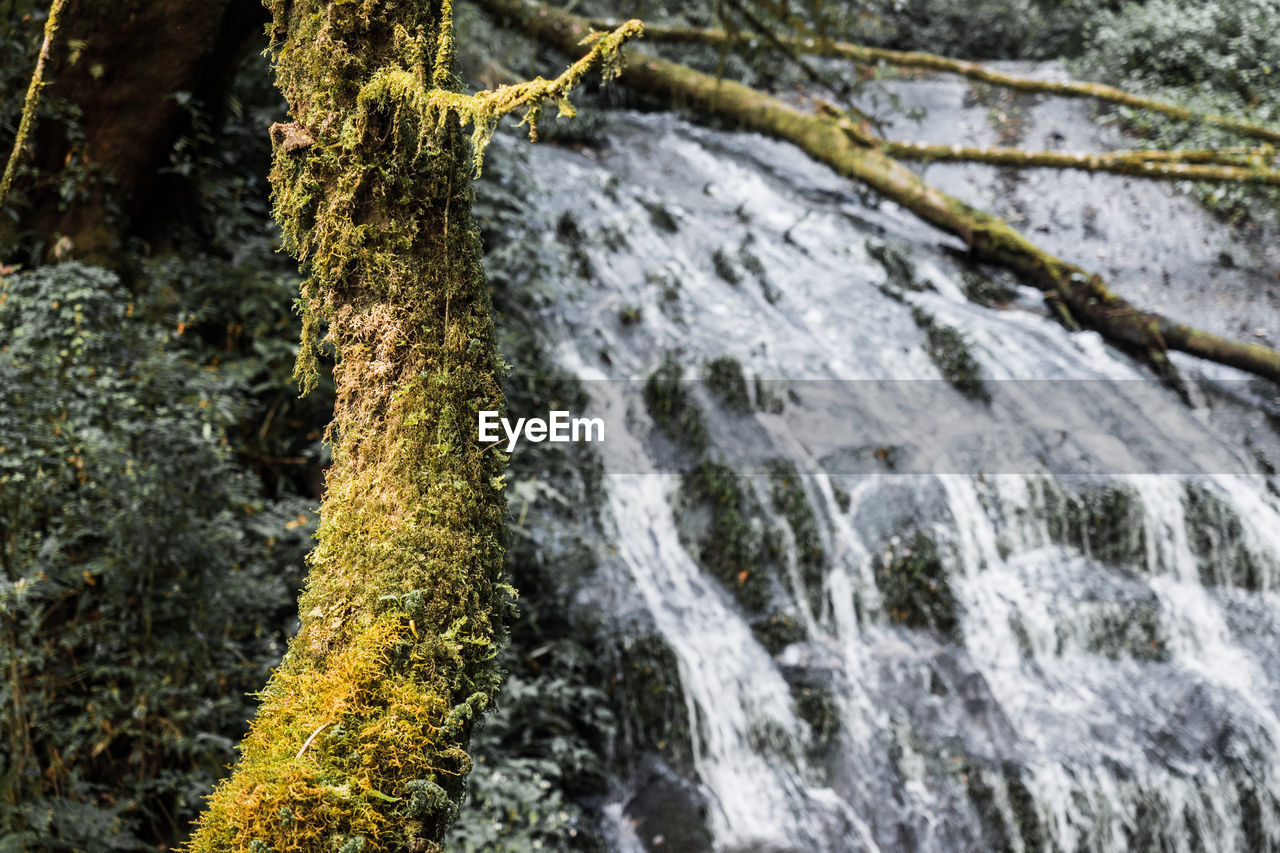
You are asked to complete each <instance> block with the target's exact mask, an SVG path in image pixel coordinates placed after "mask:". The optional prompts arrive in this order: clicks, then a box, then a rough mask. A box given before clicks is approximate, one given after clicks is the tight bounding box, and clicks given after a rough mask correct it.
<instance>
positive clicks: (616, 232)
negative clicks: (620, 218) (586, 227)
mask: <svg viewBox="0 0 1280 853" xmlns="http://www.w3.org/2000/svg"><path fill="white" fill-rule="evenodd" d="M599 242H600V245H602V246H604V247H605V248H606V249H608V250H609V251H610V252H621V251H623V250H624V249H626V248H627V246H628V245H630V244H629V243H628V242H627V235H626V234H623V233H622V231H621V230H620V229H618V228H617V227H616V226H613V225H606V226H604V227H603V228H601V229H600V234H599Z"/></svg>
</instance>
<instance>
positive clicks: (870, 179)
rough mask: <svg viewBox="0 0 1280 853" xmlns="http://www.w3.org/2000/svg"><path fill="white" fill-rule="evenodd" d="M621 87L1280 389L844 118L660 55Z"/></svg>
mask: <svg viewBox="0 0 1280 853" xmlns="http://www.w3.org/2000/svg"><path fill="white" fill-rule="evenodd" d="M479 5H480V6H481V7H482V8H485V9H487V10H488V11H490V12H491V13H494V14H497V15H501V16H504V17H507V18H509V19H511V20H513V21H514V22H516V23H517V24H518V25H519V26H520V27H521V28H522V29H523V30H524V31H525V32H527V33H528V34H530V35H531V36H533V37H535V38H537V39H539V40H541V41H543V42H545V43H547V44H550V45H554V46H555V47H557V48H558V49H560V50H563V51H566V52H569V53H571V54H572V53H574V52H575V51H576V50H577V48H576V47H575V45H576V43H577V40H578V39H580V38H581V37H582V34H583V33H585V32H586V31H587V30H588V29H589V28H590V22H589V21H588V20H586V19H584V18H579V17H576V16H573V15H568V14H565V13H563V12H559V11H557V10H555V9H550V8H548V7H545V6H533V5H530V4H529V3H526V2H524V0H479ZM621 79H622V82H623V83H625V84H626V85H628V86H632V87H634V88H636V89H638V90H643V91H646V92H650V93H653V94H655V95H658V96H661V97H664V98H667V99H670V100H671V101H672V102H678V103H681V104H683V105H685V106H687V107H689V108H690V109H693V110H696V111H699V112H702V113H705V114H708V115H715V116H718V117H720V118H721V119H725V120H728V121H732V122H734V123H736V124H738V125H740V126H742V127H746V128H750V129H752V130H755V131H757V132H760V133H764V134H766V135H769V136H773V137H776V138H779V139H784V140H787V141H789V142H791V143H793V144H795V145H797V146H798V147H800V148H801V149H802V150H803V151H805V152H806V153H807V154H809V156H811V157H813V158H814V159H815V160H818V161H821V162H823V163H826V164H828V165H829V166H831V167H832V168H833V169H835V170H836V171H837V172H839V173H840V174H842V175H845V176H846V177H849V178H852V179H854V180H857V181H860V182H862V183H864V184H866V185H867V186H869V187H871V188H873V189H875V190H876V191H878V192H880V193H881V194H883V195H884V196H886V197H888V198H891V199H893V200H894V201H895V202H897V203H898V204H900V205H902V206H903V207H906V208H907V209H909V210H911V211H912V212H913V213H915V214H916V215H917V216H919V217H920V218H921V219H924V220H925V221H926V222H929V223H931V224H933V225H934V226H936V227H938V228H940V229H942V230H944V231H947V232H949V233H951V234H954V235H956V236H958V237H960V239H962V240H963V241H964V242H965V243H966V245H968V246H969V247H970V249H971V250H972V251H973V252H974V253H975V254H977V255H979V256H981V257H984V258H986V259H989V260H991V261H994V262H996V263H1000V264H1002V265H1004V266H1006V267H1008V268H1009V269H1011V270H1013V271H1015V272H1017V273H1019V274H1021V275H1022V276H1024V277H1025V279H1026V280H1027V281H1028V283H1030V284H1034V285H1035V286H1037V287H1039V288H1040V289H1041V290H1043V291H1044V292H1045V297H1046V300H1048V301H1049V302H1050V304H1051V305H1053V306H1055V307H1056V308H1057V309H1058V310H1059V312H1060V313H1065V314H1067V315H1069V316H1070V317H1071V318H1073V320H1074V322H1076V323H1079V324H1080V325H1084V326H1087V327H1089V328H1093V329H1095V330H1097V331H1098V332H1100V333H1101V334H1103V335H1104V336H1105V337H1107V338H1108V339H1109V340H1111V341H1113V342H1114V343H1117V344H1119V345H1121V346H1124V347H1126V348H1130V349H1133V350H1137V351H1139V352H1141V353H1143V354H1145V355H1146V356H1147V357H1149V358H1150V359H1151V360H1152V362H1153V363H1154V364H1155V365H1156V366H1157V367H1158V368H1159V369H1161V370H1168V369H1169V368H1168V362H1167V358H1166V356H1165V353H1166V351H1167V350H1181V351H1183V352H1187V353H1190V354H1191V355H1195V356H1198V357H1200V358H1205V359H1209V360H1212V361H1216V362H1220V363H1222V364H1227V365H1230V366H1232V367H1236V368H1239V369H1241V370H1246V371H1249V372H1252V373H1255V374H1257V375H1259V376H1264V377H1267V378H1269V379H1271V380H1274V381H1277V382H1280V353H1277V352H1275V351H1274V350H1271V349H1269V348H1267V347H1264V346H1260V345H1258V344H1247V343H1242V342H1239V341H1232V340H1229V339H1227V338H1222V337H1219V336H1217V335H1214V334H1211V333H1209V332H1204V331H1200V330H1197V329H1194V328H1192V327H1190V326H1188V325H1186V324H1183V323H1178V322H1176V321H1173V320H1170V319H1168V318H1166V317H1163V316H1161V315H1159V314H1156V313H1152V312H1147V311H1142V310H1140V309H1139V308H1137V307H1135V306H1133V305H1131V304H1130V303H1129V302H1128V301H1126V300H1125V299H1123V298H1121V297H1120V296H1119V295H1117V294H1116V293H1114V292H1113V291H1111V290H1110V289H1108V288H1107V287H1106V285H1105V284H1104V283H1103V282H1102V280H1101V279H1100V278H1099V277H1098V276H1095V275H1090V274H1089V273H1087V272H1085V271H1084V270H1083V269H1081V268H1080V267H1077V266H1075V265H1073V264H1070V263H1068V262H1067V261H1064V260H1062V259H1060V258H1057V257H1054V256H1053V255H1050V254H1049V253H1048V252H1045V251H1044V250H1042V249H1040V248H1039V247H1037V246H1035V245H1034V244H1033V243H1031V241H1030V240H1028V239H1027V238H1026V237H1024V236H1023V235H1022V234H1020V233H1019V232H1018V231H1017V230H1016V229H1014V228H1013V227H1012V226H1011V225H1009V223H1007V222H1005V221H1004V220H1003V219H1000V218H999V217H996V216H992V215H991V214H989V213H986V212H984V211H981V210H977V209H975V208H972V207H970V206H969V205H967V204H965V203H964V202H962V201H960V200H959V199H956V198H954V197H952V196H949V195H947V194H946V193H943V192H941V191H939V190H938V189H936V188H934V187H932V186H930V185H929V184H927V183H925V182H924V181H923V180H921V179H920V177H919V176H918V175H916V174H915V173H914V172H912V171H911V170H910V169H908V168H907V167H905V166H903V165H902V164H901V163H899V162H897V161H896V160H894V159H893V158H891V157H889V156H888V155H886V154H884V153H883V152H882V151H880V150H878V149H877V148H874V147H869V146H866V145H864V144H862V143H861V142H860V141H858V140H857V139H855V138H853V137H852V136H851V135H850V133H849V132H848V129H847V127H846V126H845V124H847V122H846V120H844V119H841V118H839V117H836V116H829V115H812V114H807V113H803V112H801V111H800V110H798V109H796V108H795V107H793V106H791V105H790V104H788V103H786V102H784V101H782V100H780V99H778V98H775V97H772V96H770V95H766V94H763V93H761V92H758V91H756V90H754V89H751V88H748V87H746V86H743V85H741V84H740V83H735V82H733V81H731V80H723V79H717V78H715V77H711V76H710V75H707V74H702V73H700V72H698V71H695V70H693V69H691V68H687V67H685V66H683V65H679V64H677V63H674V62H670V61H668V60H665V59H661V58H658V57H653V56H643V57H640V56H635V57H632V60H631V61H630V62H629V63H628V64H627V65H626V67H625V69H624V71H623V74H622V77H621Z"/></svg>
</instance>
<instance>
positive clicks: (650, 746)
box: [609, 634, 693, 771]
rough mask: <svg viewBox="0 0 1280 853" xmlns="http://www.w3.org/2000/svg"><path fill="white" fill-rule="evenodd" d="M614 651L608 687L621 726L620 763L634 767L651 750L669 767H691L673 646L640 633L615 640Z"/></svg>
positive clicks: (690, 747)
mask: <svg viewBox="0 0 1280 853" xmlns="http://www.w3.org/2000/svg"><path fill="white" fill-rule="evenodd" d="M614 657H615V659H616V660H615V670H616V673H617V675H616V676H615V677H614V679H613V680H612V681H611V683H610V688H609V690H610V699H611V701H612V704H613V707H614V710H615V714H616V716H617V718H618V721H619V724H620V726H621V729H620V731H619V733H618V737H619V740H620V744H621V747H622V748H621V749H620V750H619V757H620V758H621V759H622V764H623V765H624V769H625V770H631V769H634V768H635V766H636V765H637V764H638V761H639V759H640V757H641V756H642V755H644V754H645V753H647V752H656V753H658V754H659V755H661V756H663V758H664V759H665V760H666V761H667V762H668V763H669V764H671V765H672V766H673V767H676V768H677V769H680V770H684V771H688V770H691V769H692V767H693V742H692V738H691V736H690V734H691V733H690V731H689V708H688V705H687V704H686V702H685V697H684V691H683V688H682V687H681V686H680V677H679V672H680V667H679V663H678V662H677V660H676V656H675V652H673V651H672V650H671V647H670V646H669V645H667V642H666V641H665V640H664V639H663V638H662V637H661V636H659V635H658V634H641V635H639V636H635V637H627V638H625V639H621V640H619V642H618V644H617V646H616V647H615V651H614Z"/></svg>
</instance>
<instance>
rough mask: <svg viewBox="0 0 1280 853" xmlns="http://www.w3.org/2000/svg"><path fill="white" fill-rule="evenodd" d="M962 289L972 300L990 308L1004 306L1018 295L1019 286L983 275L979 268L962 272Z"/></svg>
mask: <svg viewBox="0 0 1280 853" xmlns="http://www.w3.org/2000/svg"><path fill="white" fill-rule="evenodd" d="M960 289H961V290H963V291H964V295H965V296H967V297H969V299H970V301H972V302H976V303H978V304H979V305H986V306H987V307H988V308H1003V307H1004V306H1006V305H1008V304H1009V303H1010V302H1012V301H1013V300H1014V299H1015V298H1016V297H1017V295H1018V290H1017V288H1015V287H1013V286H1012V285H1009V284H1006V283H1004V282H1002V281H998V280H996V279H994V278H990V277H988V276H985V275H983V274H982V273H980V272H978V271H977V270H964V271H963V272H962V273H960Z"/></svg>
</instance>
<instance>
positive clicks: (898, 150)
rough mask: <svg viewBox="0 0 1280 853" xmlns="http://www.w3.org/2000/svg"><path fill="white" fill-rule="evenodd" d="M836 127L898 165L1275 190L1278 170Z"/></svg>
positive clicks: (1164, 154)
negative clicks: (903, 138)
mask: <svg viewBox="0 0 1280 853" xmlns="http://www.w3.org/2000/svg"><path fill="white" fill-rule="evenodd" d="M840 125H841V127H843V128H844V129H845V130H846V132H848V133H849V134H850V136H851V137H853V138H854V140H855V141H857V142H858V143H859V144H862V145H870V146H875V147H877V148H879V149H880V150H881V151H883V152H884V153H885V154H887V155H889V156H890V157H893V158H895V159H898V160H914V161H922V162H929V163H988V164H990V165H993V166H1012V167H1015V168H1020V169H1073V170H1079V171H1084V172H1109V173H1111V174H1116V175H1128V176H1130V177H1135V178H1148V179H1151V180H1158V181H1205V182H1209V183H1234V184H1260V185H1264V186H1272V187H1278V186H1280V171H1277V170H1275V169H1272V168H1270V166H1269V165H1268V163H1269V160H1268V159H1266V158H1267V154H1268V153H1269V152H1263V153H1262V154H1260V155H1259V156H1257V157H1254V158H1252V162H1247V163H1246V164H1242V162H1241V161H1242V160H1244V158H1237V157H1235V156H1234V155H1230V154H1222V153H1219V152H1214V151H1212V150H1210V151H1200V150H1194V151H1179V150H1174V151H1106V152H1100V153H1096V154H1095V153H1089V154H1084V153H1077V152H1071V151H1027V150H1025V149H1022V148H1008V147H1004V146H991V147H974V146H964V145H933V144H929V143H922V142H896V141H893V140H889V139H881V138H879V137H875V136H871V135H869V134H868V133H866V131H865V130H864V129H863V128H861V127H859V126H858V125H857V124H856V123H854V122H848V121H841V122H840Z"/></svg>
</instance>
